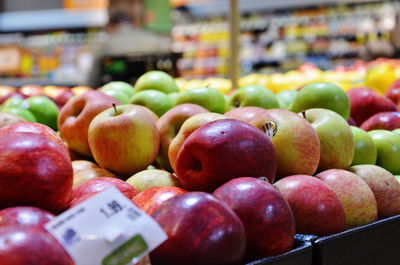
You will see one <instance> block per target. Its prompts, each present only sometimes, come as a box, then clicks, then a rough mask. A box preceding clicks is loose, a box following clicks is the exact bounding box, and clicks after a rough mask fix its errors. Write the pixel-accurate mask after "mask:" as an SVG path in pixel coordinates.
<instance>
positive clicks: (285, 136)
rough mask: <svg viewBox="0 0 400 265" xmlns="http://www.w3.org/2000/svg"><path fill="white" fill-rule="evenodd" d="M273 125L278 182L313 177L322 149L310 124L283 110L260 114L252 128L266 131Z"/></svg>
mask: <svg viewBox="0 0 400 265" xmlns="http://www.w3.org/2000/svg"><path fill="white" fill-rule="evenodd" d="M270 121H272V122H275V124H276V129H277V130H276V134H275V136H273V137H272V139H271V142H272V144H273V145H274V148H275V152H276V157H277V165H278V166H277V172H276V178H277V179H281V178H283V177H286V176H290V175H297V174H304V175H313V174H314V172H315V171H316V170H317V168H318V164H319V161H320V149H321V146H320V142H319V138H318V135H317V133H316V132H315V130H314V128H313V127H312V126H311V124H310V123H309V122H308V121H307V120H306V119H304V118H303V117H301V116H300V115H298V114H296V113H293V112H291V111H288V110H283V109H269V110H264V112H259V113H258V114H257V116H256V117H254V118H253V119H251V120H250V121H249V124H251V125H254V126H256V127H257V128H259V129H261V130H263V129H262V128H263V126H264V125H265V124H266V123H267V122H270Z"/></svg>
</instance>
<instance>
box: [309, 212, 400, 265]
mask: <svg viewBox="0 0 400 265" xmlns="http://www.w3.org/2000/svg"><path fill="white" fill-rule="evenodd" d="M311 241H312V245H313V258H312V260H313V262H312V265H397V264H400V215H396V216H393V217H390V218H386V219H382V220H379V221H377V222H374V223H372V224H368V225H364V226H360V227H357V228H353V229H349V230H346V231H344V232H342V233H338V234H334V235H330V236H326V237H319V238H312V239H311Z"/></svg>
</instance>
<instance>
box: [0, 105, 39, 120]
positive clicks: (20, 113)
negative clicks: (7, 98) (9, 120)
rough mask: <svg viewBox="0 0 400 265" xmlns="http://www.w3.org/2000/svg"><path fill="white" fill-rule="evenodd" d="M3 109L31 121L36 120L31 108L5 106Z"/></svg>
mask: <svg viewBox="0 0 400 265" xmlns="http://www.w3.org/2000/svg"><path fill="white" fill-rule="evenodd" d="M1 111H2V112H7V113H12V114H15V115H18V116H20V117H22V118H24V119H25V120H27V121H30V122H36V118H35V116H33V114H32V113H31V112H30V111H29V110H26V109H23V108H17V107H7V108H3V109H2V110H1Z"/></svg>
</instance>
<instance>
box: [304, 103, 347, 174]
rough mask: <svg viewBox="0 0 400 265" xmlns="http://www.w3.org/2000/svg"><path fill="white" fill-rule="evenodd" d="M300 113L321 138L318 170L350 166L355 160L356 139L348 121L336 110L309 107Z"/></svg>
mask: <svg viewBox="0 0 400 265" xmlns="http://www.w3.org/2000/svg"><path fill="white" fill-rule="evenodd" d="M300 115H303V116H305V119H306V120H307V121H308V122H309V123H311V126H312V127H313V128H314V130H315V132H316V133H317V135H318V138H319V142H320V145H321V155H320V161H319V165H318V171H323V170H327V169H333V168H336V169H346V168H348V167H349V166H350V165H351V162H352V161H353V156H354V139H353V133H352V131H351V129H350V126H349V125H348V123H347V121H346V120H345V119H343V117H342V116H340V115H339V114H337V113H336V112H334V111H332V110H328V109H321V108H314V109H308V110H306V111H304V113H303V114H300Z"/></svg>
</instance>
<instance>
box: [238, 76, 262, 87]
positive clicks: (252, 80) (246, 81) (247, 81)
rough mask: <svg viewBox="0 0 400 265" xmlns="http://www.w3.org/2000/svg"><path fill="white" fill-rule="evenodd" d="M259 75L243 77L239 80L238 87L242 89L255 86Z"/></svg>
mask: <svg viewBox="0 0 400 265" xmlns="http://www.w3.org/2000/svg"><path fill="white" fill-rule="evenodd" d="M259 78H260V75H259V74H256V73H253V74H249V75H245V76H243V77H241V78H239V87H244V86H248V85H257V84H258V82H259Z"/></svg>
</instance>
